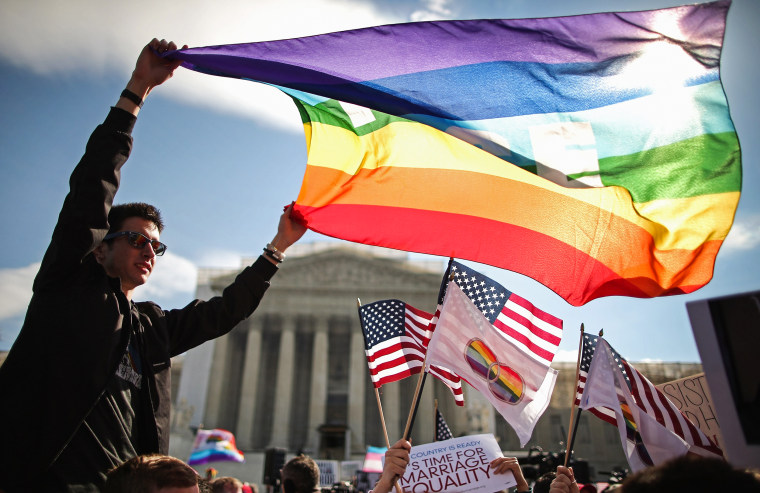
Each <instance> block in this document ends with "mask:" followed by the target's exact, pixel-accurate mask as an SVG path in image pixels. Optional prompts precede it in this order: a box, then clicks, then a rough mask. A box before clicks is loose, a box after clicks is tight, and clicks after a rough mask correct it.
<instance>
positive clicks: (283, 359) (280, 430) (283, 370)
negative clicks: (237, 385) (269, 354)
mask: <svg viewBox="0 0 760 493" xmlns="http://www.w3.org/2000/svg"><path fill="white" fill-rule="evenodd" d="M296 323H297V320H296V319H295V317H285V318H284V320H283V324H282V335H281V336H280V356H279V359H278V361H277V384H276V388H275V391H274V392H275V393H274V395H275V398H274V420H273V423H272V438H271V445H270V446H271V447H282V448H288V445H289V444H290V440H289V438H290V433H289V432H290V406H291V404H292V402H291V401H292V397H293V378H294V376H295V371H294V369H295V365H296V358H295V340H296V338H295V327H296Z"/></svg>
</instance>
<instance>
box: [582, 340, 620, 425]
mask: <svg viewBox="0 0 760 493" xmlns="http://www.w3.org/2000/svg"><path fill="white" fill-rule="evenodd" d="M598 341H599V337H597V336H595V335H592V334H589V333H588V332H584V333H583V348H582V349H581V363H580V365H579V366H578V378H577V382H578V384H577V386H576V388H575V402H574V405H575V406H578V405H580V403H581V397H582V396H583V389H584V388H585V387H586V379H587V378H588V370H589V368H590V367H591V360H592V359H593V358H594V352H595V351H596V345H597V343H598ZM610 351H612V354H613V356H614V357H615V358H616V359H617V360H618V361H619V360H621V359H622V358H621V357H620V355H619V354H618V352H617V351H615V350H614V349H613V348H612V347H610ZM588 411H590V412H591V414H593V415H594V416H596V417H598V418H600V419H603V420H604V421H606V422H608V423H610V424H611V425H615V424H617V418H616V417H615V413H614V411H612V409H609V408H606V407H601V406H600V407H593V408H590V409H588Z"/></svg>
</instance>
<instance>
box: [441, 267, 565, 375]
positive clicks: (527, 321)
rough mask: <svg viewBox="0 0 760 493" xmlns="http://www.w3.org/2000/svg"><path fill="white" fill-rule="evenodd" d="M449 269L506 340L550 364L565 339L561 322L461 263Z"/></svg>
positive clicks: (546, 364)
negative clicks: (561, 341)
mask: <svg viewBox="0 0 760 493" xmlns="http://www.w3.org/2000/svg"><path fill="white" fill-rule="evenodd" d="M450 269H451V272H453V273H454V282H456V283H457V285H458V286H459V287H460V288H461V289H462V291H463V292H464V293H465V294H466V295H467V296H468V297H469V298H470V299H471V300H472V302H473V303H475V306H477V307H478V308H479V309H480V311H481V312H482V313H483V315H484V316H485V317H486V318H487V319H488V321H489V322H490V323H491V324H492V325H493V326H494V327H495V328H496V329H497V330H498V331H499V333H500V334H501V335H502V336H503V337H504V338H505V339H507V340H508V341H510V342H511V343H512V344H514V345H515V346H517V347H518V348H520V349H521V350H523V351H524V352H525V354H527V355H528V356H530V357H531V358H533V359H534V360H536V361H537V362H539V363H541V364H543V365H544V366H547V367H548V366H549V365H550V364H551V362H552V360H553V359H554V355H555V354H556V353H557V349H558V348H559V342H560V340H561V339H562V320H561V319H559V318H557V317H555V316H554V315H551V314H549V313H546V312H545V311H543V310H540V309H538V308H536V307H535V306H533V304H532V303H530V302H529V301H528V300H526V299H524V298H521V297H520V296H518V295H516V294H515V293H512V292H511V291H508V290H507V289H506V288H504V286H502V285H501V284H499V283H497V282H496V281H494V280H493V279H490V278H488V277H486V276H484V275H483V274H481V273H479V272H477V271H475V270H472V269H470V268H469V267H467V266H465V265H462V264H460V263H459V262H456V261H452V262H451V267H450ZM444 282H448V280H447V278H444ZM442 291H443V290H442ZM439 306H440V303H439Z"/></svg>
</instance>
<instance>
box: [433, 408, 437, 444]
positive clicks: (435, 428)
mask: <svg viewBox="0 0 760 493" xmlns="http://www.w3.org/2000/svg"><path fill="white" fill-rule="evenodd" d="M433 402H434V403H435V405H434V406H433V408H434V410H433V441H434V442H437V441H438V399H435V400H434V401H433Z"/></svg>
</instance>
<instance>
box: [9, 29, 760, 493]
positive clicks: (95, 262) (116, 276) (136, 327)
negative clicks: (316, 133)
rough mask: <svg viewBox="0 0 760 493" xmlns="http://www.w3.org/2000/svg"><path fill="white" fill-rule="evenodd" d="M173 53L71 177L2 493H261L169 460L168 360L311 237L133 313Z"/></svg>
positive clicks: (287, 240) (643, 476) (684, 462)
mask: <svg viewBox="0 0 760 493" xmlns="http://www.w3.org/2000/svg"><path fill="white" fill-rule="evenodd" d="M176 48H177V45H176V44H175V43H173V42H170V41H166V40H160V41H159V40H158V39H153V40H152V41H151V42H150V43H148V45H146V46H145V47H144V49H143V50H142V51H141V53H140V55H139V57H138V59H137V62H136V65H135V69H134V71H133V72H132V76H131V78H130V79H129V81H128V83H127V85H126V88H125V89H124V91H123V92H122V93H121V94H120V96H119V99H118V100H117V102H116V104H115V106H113V107H112V108H111V109H110V111H109V112H108V115H107V116H106V118H105V120H104V121H103V123H102V124H100V125H98V127H97V128H96V129H95V131H94V132H93V133H92V135H91V137H90V139H89V141H88V143H87V146H86V149H85V153H84V155H83V157H82V158H81V160H80V162H79V163H78V164H77V166H76V167H75V169H74V171H73V173H72V175H71V179H70V190H69V193H68V195H67V196H66V198H65V200H64V203H63V206H62V208H61V212H60V214H59V218H58V222H57V224H56V226H55V229H54V231H53V234H52V238H51V242H50V245H49V247H48V249H47V251H46V253H45V255H44V257H43V259H42V263H41V266H40V269H39V272H38V274H37V276H36V278H35V280H34V285H33V296H32V299H31V301H30V303H29V308H28V310H27V313H26V317H25V320H24V324H23V326H22V329H21V332H20V334H19V336H18V338H17V339H16V341H15V343H14V344H13V347H12V348H11V350H10V352H9V354H8V356H7V358H6V360H5V362H4V364H3V365H2V367H0V394H1V395H3V399H4V404H3V405H0V423H3V424H4V425H5V428H4V430H3V433H4V437H3V441H2V445H1V446H0V465H2V466H3V468H4V469H5V471H12V472H13V474H0V493H19V492H27V491H45V492H68V491H76V492H88V491H95V492H97V491H102V492H103V493H127V492H130V493H131V492H148V493H200V492H214V493H217V492H218V493H222V492H224V493H241V492H243V491H245V492H252V493H257V488H256V486H255V485H251V484H245V483H243V482H241V481H239V480H237V479H235V478H231V477H222V478H213V479H208V478H203V477H201V476H200V475H199V474H198V473H197V472H196V471H195V470H194V469H193V468H191V467H190V466H188V465H187V464H186V463H185V462H183V461H181V460H179V459H176V458H174V457H171V456H169V455H167V454H168V450H169V413H170V402H171V400H170V391H171V382H170V367H171V358H172V357H173V356H176V355H178V354H181V353H183V352H185V351H187V350H189V349H191V348H193V347H196V346H198V345H200V344H202V343H204V342H206V341H208V340H211V339H213V338H216V337H219V336H222V335H224V334H226V333H228V332H229V331H230V330H232V329H233V328H234V327H235V326H236V325H237V324H238V323H239V322H240V321H242V320H244V319H245V318H247V317H248V316H250V315H251V314H252V313H253V311H254V310H255V309H256V307H257V306H258V304H259V303H260V301H261V299H262V297H263V296H264V294H265V292H266V290H267V288H268V287H269V281H270V280H271V279H272V277H273V276H274V275H275V274H276V273H277V269H278V266H279V264H280V263H281V262H283V261H284V259H285V251H286V250H287V249H288V248H289V247H290V246H291V245H292V244H293V243H295V242H296V241H298V240H299V239H300V238H301V237H302V236H303V234H304V233H305V230H306V228H305V226H304V225H303V224H301V223H300V222H299V221H298V220H297V218H295V217H293V216H292V215H291V207H286V208H285V211H284V212H283V214H282V215H281V217H280V219H279V223H278V228H277V232H276V233H275V235H274V237H273V239H272V241H271V242H270V243H268V244H267V245H266V246H265V247H264V248H263V253H262V254H261V256H260V257H259V258H258V259H257V260H256V261H255V262H254V263H253V264H252V265H251V266H249V267H246V268H245V269H243V270H242V271H241V272H240V274H239V275H238V276H237V277H236V279H235V280H234V281H233V282H232V284H230V285H229V286H228V287H227V288H225V289H224V291H223V293H222V295H220V296H218V297H214V298H212V299H209V300H207V301H200V300H195V301H194V302H192V303H190V304H188V305H187V306H185V307H184V308H181V309H174V310H168V311H165V310H163V309H162V308H161V307H159V306H158V305H156V304H154V303H151V302H139V303H138V302H135V301H133V299H132V295H133V293H134V291H135V289H136V288H137V287H139V286H141V285H143V284H145V282H146V281H147V280H148V278H149V276H150V275H151V273H152V272H153V268H154V267H155V265H156V259H157V257H159V256H161V255H163V254H164V252H165V251H166V249H167V246H166V245H165V244H164V243H162V242H161V241H160V235H161V233H162V231H163V228H164V223H163V219H162V217H161V214H160V212H159V210H158V209H157V208H156V207H154V206H152V205H149V204H145V203H128V204H120V205H114V204H113V201H114V197H115V195H116V192H117V190H118V188H119V183H120V179H121V172H122V167H123V166H124V164H125V163H126V161H127V159H128V157H129V155H130V152H131V150H132V143H133V140H132V130H133V128H134V126H135V123H136V121H137V115H138V113H139V111H140V108H141V107H142V106H143V102H144V100H145V99H146V97H147V96H148V95H149V93H150V92H151V90H152V89H154V88H155V87H156V86H158V85H160V84H163V83H164V82H166V81H167V80H168V79H169V78H171V77H172V74H173V73H174V70H175V69H176V68H177V67H178V66H179V63H178V62H174V61H170V60H168V59H165V58H163V57H162V56H161V54H162V53H165V52H167V51H170V50H175V49H176ZM146 179H150V177H146ZM9 402H14V403H23V405H8V403H9ZM18 444H33V446H31V445H30V446H28V447H26V448H19V447H17V445H18ZM410 449H411V444H410V443H409V442H408V441H406V440H399V441H398V442H397V443H396V444H394V445H393V446H392V447H390V448H389V449H388V451H387V452H386V455H385V462H384V467H383V472H382V474H381V476H380V479H379V480H378V482H377V483H376V484H375V486H374V488H373V490H372V491H373V493H388V492H391V491H394V490H395V489H396V488H397V481H398V479H399V478H400V477H402V476H403V474H404V472H405V470H406V467H407V465H408V464H409V452H410ZM490 467H491V468H492V469H493V470H494V472H495V473H497V474H506V473H508V472H511V473H512V474H513V475H514V477H515V480H516V482H517V484H516V487H515V491H517V492H520V493H524V492H528V491H533V492H535V493H545V492H549V493H579V492H580V487H579V485H578V483H577V482H576V481H575V478H574V476H573V471H572V469H571V468H566V467H562V466H559V467H558V468H557V471H556V472H552V473H549V474H546V475H544V476H542V477H541V478H538V480H536V481H535V482H534V484H532V485H531V484H529V483H528V481H526V479H525V477H524V476H523V473H522V470H521V467H520V464H519V462H518V460H517V459H515V458H513V457H500V458H497V459H495V460H494V461H493V462H492V463H491V465H490ZM31 484H33V485H34V486H33V487H31V488H30V485H31ZM280 487H281V491H282V492H283V493H306V492H316V491H321V490H320V484H319V468H318V467H317V464H316V463H315V462H314V460H312V459H311V458H310V457H307V456H298V457H295V458H294V459H292V460H290V461H289V462H287V463H286V464H285V466H284V467H283V468H282V471H281V485H280ZM618 490H619V491H623V492H624V493H638V492H640V491H647V492H659V491H693V492H699V491H711V492H714V491H744V492H754V491H760V486H758V478H757V476H756V475H753V474H751V473H749V472H744V471H739V470H736V469H734V468H732V467H731V466H730V465H729V464H728V463H726V462H722V461H710V460H708V459H698V458H682V459H679V460H675V461H672V462H671V463H667V464H665V465H662V466H660V467H656V468H651V469H647V470H645V471H643V472H641V473H638V474H634V475H632V476H630V477H629V478H628V479H627V480H626V481H625V482H624V483H623V484H622V485H621V486H620V487H619V489H618Z"/></svg>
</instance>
